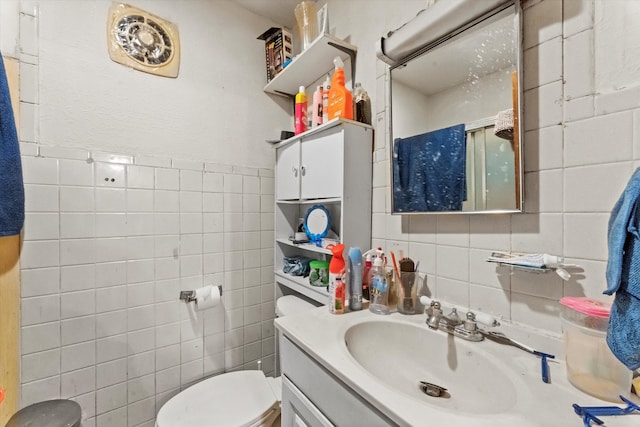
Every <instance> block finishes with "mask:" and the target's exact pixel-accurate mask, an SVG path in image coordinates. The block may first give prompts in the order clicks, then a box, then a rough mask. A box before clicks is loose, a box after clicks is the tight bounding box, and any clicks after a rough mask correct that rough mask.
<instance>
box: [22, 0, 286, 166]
mask: <svg viewBox="0 0 640 427" xmlns="http://www.w3.org/2000/svg"><path fill="white" fill-rule="evenodd" d="M111 3H112V2H111V1H108V0H100V1H89V2H87V1H74V0H66V1H65V0H57V1H43V2H40V4H39V17H38V20H39V23H38V31H39V37H38V43H39V61H38V65H39V79H40V82H41V85H40V91H39V98H40V107H39V115H40V120H39V129H36V130H35V132H34V133H35V134H39V142H40V143H42V144H44V145H65V146H68V147H82V148H86V149H90V150H102V151H104V150H107V151H115V152H126V153H132V154H143V153H154V154H156V155H159V156H167V157H172V158H178V159H180V158H182V159H192V160H207V161H211V162H215V163H221V164H233V165H242V166H253V167H272V165H273V162H274V152H273V150H272V148H271V146H270V145H269V144H267V143H265V142H264V141H265V139H276V137H278V136H279V135H280V130H281V129H290V128H291V123H290V118H289V115H288V113H289V109H290V108H291V106H290V105H289V103H288V101H286V100H285V99H284V98H279V97H274V98H272V97H270V96H268V95H266V94H265V93H264V92H262V87H263V86H264V85H265V84H266V77H265V70H264V43H263V42H262V41H260V40H256V37H257V36H258V35H260V34H261V33H262V31H263V30H264V29H266V28H269V27H270V26H271V25H272V24H273V23H271V22H269V21H267V20H265V19H264V18H261V17H258V16H256V15H253V14H252V13H250V12H247V11H245V10H243V9H240V8H238V7H237V6H235V5H234V4H233V3H231V2H228V1H203V0H194V1H187V2H174V1H167V0H161V1H150V0H147V1H139V2H137V3H136V6H137V7H140V8H142V9H145V10H149V11H151V12H152V13H154V14H156V15H158V16H161V17H163V18H166V19H168V20H169V21H171V22H173V23H175V24H176V25H177V26H178V30H179V32H180V43H181V46H182V56H181V63H180V74H179V76H178V78H177V79H171V78H162V77H157V76H152V75H150V74H146V73H141V72H138V71H135V70H133V69H131V68H128V67H125V66H122V65H120V64H117V63H115V62H113V61H111V59H110V58H109V55H108V51H107V40H106V33H107V31H106V24H107V14H108V10H109V7H110V5H111Z"/></svg>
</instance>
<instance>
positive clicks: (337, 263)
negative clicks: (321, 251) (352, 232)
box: [329, 243, 345, 314]
mask: <svg viewBox="0 0 640 427" xmlns="http://www.w3.org/2000/svg"><path fill="white" fill-rule="evenodd" d="M343 252H344V244H342V243H341V244H339V245H335V246H334V247H333V248H331V253H332V254H333V257H332V258H331V262H330V263H329V312H330V313H332V314H343V313H344V305H345V288H344V283H343V282H342V275H343V274H344V258H343V257H342V253H343Z"/></svg>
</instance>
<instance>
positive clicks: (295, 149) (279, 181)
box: [276, 142, 300, 200]
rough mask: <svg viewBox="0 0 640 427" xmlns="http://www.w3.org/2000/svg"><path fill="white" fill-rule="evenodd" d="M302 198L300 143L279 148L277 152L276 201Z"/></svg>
mask: <svg viewBox="0 0 640 427" xmlns="http://www.w3.org/2000/svg"><path fill="white" fill-rule="evenodd" d="M299 197H300V142H294V143H292V144H289V145H285V146H284V147H281V148H278V151H277V152H276V199H278V200H291V199H298V198H299Z"/></svg>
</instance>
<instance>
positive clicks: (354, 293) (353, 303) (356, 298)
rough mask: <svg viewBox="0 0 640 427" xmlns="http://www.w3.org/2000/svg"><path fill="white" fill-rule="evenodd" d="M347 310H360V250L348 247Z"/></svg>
mask: <svg viewBox="0 0 640 427" xmlns="http://www.w3.org/2000/svg"><path fill="white" fill-rule="evenodd" d="M348 272H349V283H348V284H349V310H350V311H357V310H362V251H360V248H358V247H352V248H351V249H349V268H348Z"/></svg>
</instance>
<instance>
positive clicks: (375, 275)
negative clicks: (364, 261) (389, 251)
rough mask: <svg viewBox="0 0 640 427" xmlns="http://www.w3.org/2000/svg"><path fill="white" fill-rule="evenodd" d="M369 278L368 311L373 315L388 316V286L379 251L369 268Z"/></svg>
mask: <svg viewBox="0 0 640 427" xmlns="http://www.w3.org/2000/svg"><path fill="white" fill-rule="evenodd" d="M369 277H371V280H370V282H371V289H370V290H369V296H370V297H371V300H370V301H371V302H370V304H369V311H371V312H372V313H375V314H389V303H388V301H389V286H388V285H387V278H386V277H385V273H384V266H383V265H382V255H381V254H380V251H378V254H377V256H376V258H375V259H374V260H373V267H371V271H370V272H369Z"/></svg>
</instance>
